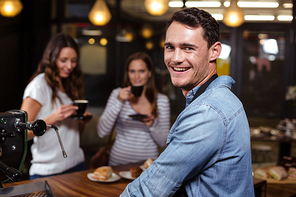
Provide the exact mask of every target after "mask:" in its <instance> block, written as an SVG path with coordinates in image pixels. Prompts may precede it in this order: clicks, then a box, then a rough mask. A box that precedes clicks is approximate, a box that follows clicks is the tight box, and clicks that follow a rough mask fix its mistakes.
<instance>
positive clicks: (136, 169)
mask: <svg viewBox="0 0 296 197" xmlns="http://www.w3.org/2000/svg"><path fill="white" fill-rule="evenodd" d="M130 172H131V176H132V177H133V178H137V177H139V176H140V175H141V173H142V172H143V170H142V169H141V168H140V167H132V168H130Z"/></svg>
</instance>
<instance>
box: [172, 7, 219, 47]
mask: <svg viewBox="0 0 296 197" xmlns="http://www.w3.org/2000/svg"><path fill="white" fill-rule="evenodd" d="M174 21H176V22H179V23H183V24H184V25H188V26H189V27H194V28H197V27H199V26H201V27H202V28H203V30H204V35H203V38H204V39H205V40H206V41H207V42H208V48H210V47H211V46H212V45H213V44H214V43H216V42H217V41H219V36H220V30H219V23H218V22H217V21H216V20H215V19H214V18H213V17H212V15H211V14H210V13H208V12H206V11H204V10H200V9H198V8H185V9H182V10H178V11H176V12H175V13H174V15H173V16H172V17H171V18H170V19H169V20H168V22H167V29H168V28H169V26H170V25H171V24H172V23H173V22H174Z"/></svg>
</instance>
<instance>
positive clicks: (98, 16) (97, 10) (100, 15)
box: [88, 0, 112, 26]
mask: <svg viewBox="0 0 296 197" xmlns="http://www.w3.org/2000/svg"><path fill="white" fill-rule="evenodd" d="M111 17H112V16H111V13H110V11H109V9H108V7H107V5H106V2H105V1H104V0H97V1H96V2H95V4H94V6H93V7H92V9H91V10H90V12H89V14H88V19H89V20H90V22H91V23H92V24H94V25H98V26H102V25H106V24H107V23H108V22H109V21H110V20H111Z"/></svg>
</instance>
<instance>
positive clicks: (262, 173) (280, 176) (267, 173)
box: [254, 166, 296, 183]
mask: <svg viewBox="0 0 296 197" xmlns="http://www.w3.org/2000/svg"><path fill="white" fill-rule="evenodd" d="M254 177H256V178H261V179H265V180H267V182H289V183H290V182H291V183H293V182H295V183H296V168H295V167H290V168H288V169H286V168H284V167H283V166H268V167H261V168H257V169H256V170H255V171H254Z"/></svg>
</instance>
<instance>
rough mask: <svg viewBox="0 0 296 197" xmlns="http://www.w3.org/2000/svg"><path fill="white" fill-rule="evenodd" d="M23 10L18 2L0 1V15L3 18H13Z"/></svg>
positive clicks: (11, 0)
mask: <svg viewBox="0 0 296 197" xmlns="http://www.w3.org/2000/svg"><path fill="white" fill-rule="evenodd" d="M22 9H23V4H22V2H21V1H20V0H0V14H1V15H2V16H4V17H14V16H16V15H18V14H19V13H20V12H21V11H22Z"/></svg>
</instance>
